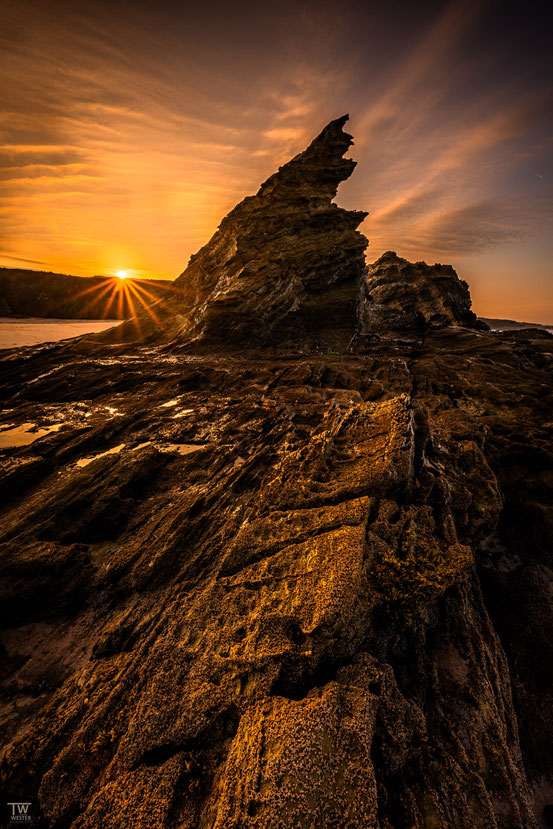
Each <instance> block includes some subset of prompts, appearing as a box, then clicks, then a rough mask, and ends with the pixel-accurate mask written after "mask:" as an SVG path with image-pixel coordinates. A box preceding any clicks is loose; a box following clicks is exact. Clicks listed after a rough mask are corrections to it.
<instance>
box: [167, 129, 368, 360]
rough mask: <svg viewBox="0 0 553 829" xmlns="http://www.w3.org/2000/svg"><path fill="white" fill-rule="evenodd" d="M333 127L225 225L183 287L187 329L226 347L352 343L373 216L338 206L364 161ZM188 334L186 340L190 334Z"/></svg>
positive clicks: (246, 201)
mask: <svg viewBox="0 0 553 829" xmlns="http://www.w3.org/2000/svg"><path fill="white" fill-rule="evenodd" d="M347 118H348V116H347V115H344V116H343V117H342V118H338V119H337V120H336V121H332V122H331V123H330V124H328V126H326V127H325V128H324V130H323V131H322V132H321V133H320V135H318V136H317V138H315V139H314V141H313V142H312V143H311V144H310V145H309V147H308V148H307V149H306V150H305V151H304V152H302V153H300V154H299V155H297V156H296V157H295V158H293V159H292V160H291V161H289V162H288V163H287V164H285V165H284V166H283V167H281V168H280V169H279V170H278V172H277V173H275V174H274V175H272V176H271V177H270V178H268V179H267V181H265V182H264V183H263V184H262V185H261V187H260V188H259V191H258V193H257V194H256V195H255V196H250V197H248V198H246V199H244V201H242V202H241V203H240V204H239V205H237V207H235V208H234V210H232V211H231V212H230V213H229V214H228V216H226V217H225V218H224V219H223V221H222V222H221V224H220V226H219V229H218V230H217V232H216V233H215V235H214V236H213V238H212V239H211V240H210V241H209V242H208V243H207V245H205V247H203V248H202V249H201V250H200V251H199V252H198V253H197V254H195V255H194V256H192V257H191V259H190V262H189V264H188V267H187V268H186V270H185V271H184V272H183V273H182V274H181V275H180V276H179V278H178V279H177V280H176V282H175V288H177V289H178V290H180V291H181V292H182V293H181V298H180V302H181V306H182V311H183V313H185V314H186V315H187V323H186V326H185V329H184V331H186V332H187V333H190V334H192V335H196V336H197V335H198V334H202V335H203V336H204V337H206V336H207V337H214V338H217V339H222V340H229V339H235V340H236V339H242V338H243V337H244V336H246V337H248V338H249V339H250V340H252V339H253V340H259V341H271V342H275V341H278V340H281V339H283V338H284V337H286V338H294V339H295V340H296V341H297V340H298V339H301V340H304V339H305V338H310V339H312V340H313V339H315V340H317V339H319V340H325V342H326V344H327V345H332V344H334V345H336V344H337V343H338V342H339V341H341V340H343V339H345V340H346V342H347V338H348V337H349V339H351V337H352V336H353V334H354V321H355V314H354V313H352V312H353V310H354V309H355V305H356V302H357V297H358V293H359V281H360V278H361V275H362V273H363V271H364V268H365V258H364V250H365V248H366V246H367V244H368V242H367V240H366V238H365V237H364V236H363V235H362V234H361V233H358V232H357V230H356V228H357V227H358V225H359V224H360V223H361V222H362V221H363V219H364V218H365V216H366V215H367V214H366V213H363V212H361V211H354V210H344V209H343V208H341V207H338V206H337V205H336V204H334V203H333V202H332V199H333V198H334V197H335V196H336V192H337V189H338V185H339V184H340V182H341V181H344V179H346V178H348V177H349V176H350V175H351V173H352V172H353V170H354V168H355V162H354V161H352V160H351V159H344V158H343V155H344V153H345V152H346V150H347V149H348V147H350V145H351V144H352V143H353V140H352V137H351V136H350V135H348V134H347V133H345V132H344V131H343V129H342V127H343V126H344V124H345V122H346V121H347ZM184 331H183V332H182V333H184Z"/></svg>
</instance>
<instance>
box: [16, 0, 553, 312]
mask: <svg viewBox="0 0 553 829" xmlns="http://www.w3.org/2000/svg"><path fill="white" fill-rule="evenodd" d="M414 5H415V6H417V4H414ZM383 6H385V8H383ZM406 8H407V7H406V6H405V4H403V5H402V4H401V3H398V2H394V0H391V2H389V3H387V4H381V3H370V2H369V3H362V2H356V0H351V2H343V3H330V2H324V0H321V1H320V2H318V3H312V2H302V1H301V0H298V2H281V3H279V4H270V3H269V5H268V6H261V4H259V3H253V2H240V0H238V2H235V3H233V4H229V3H223V2H220V3H215V4H214V5H210V6H209V7H207V6H206V7H205V8H204V9H202V8H200V9H198V8H196V6H195V5H193V4H191V3H187V2H181V3H179V4H176V3H174V4H172V3H170V2H165V3H163V2H161V3H159V4H155V5H153V4H150V3H142V2H134V3H130V2H128V3H127V2H119V3H107V2H106V3H104V2H101V0H95V2H78V0H75V1H74V2H60V0H58V2H50V1H49V0H42V1H41V2H30V1H29V0H17V2H16V1H15V0H6V2H5V3H4V4H3V6H2V11H1V12H0V18H1V20H0V41H1V43H0V47H1V49H2V61H1V62H0V90H2V91H1V92H0V95H1V96H2V104H3V105H2V108H1V113H0V141H1V146H0V161H1V162H2V163H1V171H0V197H1V201H0V265H4V266H7V267H29V268H33V269H46V270H52V271H60V272H66V273H74V274H80V275H92V274H98V273H102V274H112V273H114V272H116V271H118V270H122V269H124V270H127V271H128V272H129V273H130V274H131V275H136V276H144V277H165V278H174V277H175V276H177V275H178V274H179V273H180V272H181V271H182V270H183V268H184V266H185V265H186V262H187V260H188V257H189V256H190V254H191V253H193V252H194V251H195V250H197V248H198V247H200V246H201V245H202V244H204V243H205V242H206V241H207V240H208V239H209V237H210V236H211V235H212V233H213V232H214V230H215V228H216V227H217V225H218V223H219V221H220V220H221V218H222V217H223V216H224V215H225V213H227V212H228V211H229V210H230V209H231V208H232V207H233V206H234V204H235V203H236V202H237V201H239V200H240V199H241V198H243V197H244V196H245V195H248V194H250V193H253V192H255V191H256V190H257V188H258V186H259V184H260V183H261V181H263V180H264V179H265V178H266V177H267V176H268V175H269V174H270V173H271V172H273V171H274V170H275V169H276V167H277V166H278V165H279V164H281V163H283V162H284V161H286V160H287V159H288V158H289V157H291V156H292V155H294V154H295V153H296V152H298V151H300V150H301V149H303V148H304V146H305V145H306V144H307V143H308V142H309V141H310V140H311V138H312V137H313V136H314V135H315V134H316V133H317V132H318V131H319V130H320V129H321V128H322V126H323V125H324V124H325V123H326V122H328V121H329V120H331V119H332V118H335V117H338V116H339V115H342V114H343V113H344V112H347V111H349V113H350V116H351V120H350V124H349V125H348V130H349V131H351V132H352V133H353V134H354V136H355V147H354V148H352V156H353V157H354V158H355V159H356V160H357V161H358V162H359V164H358V167H357V169H356V171H355V173H354V176H353V178H352V179H351V180H349V181H348V182H346V183H345V184H343V185H342V187H341V188H340V191H339V194H338V202H339V203H340V204H342V205H343V206H344V207H348V208H358V209H366V210H369V211H370V215H369V217H368V218H367V219H366V221H365V222H364V224H363V226H362V230H363V232H364V233H365V234H366V235H367V236H368V238H369V240H370V247H369V251H368V254H367V256H368V259H369V261H372V260H374V259H376V258H377V257H378V256H379V255H380V254H381V253H382V252H383V251H384V250H387V249H390V248H391V249H395V250H396V251H397V252H398V253H399V254H400V255H403V256H406V257H407V258H410V259H425V260H426V261H429V262H434V261H440V262H448V263H451V264H452V265H453V266H454V267H455V268H456V269H457V271H458V273H459V275H460V276H461V277H463V278H465V279H467V280H468V281H469V283H470V286H471V291H472V295H473V301H474V306H475V309H476V311H477V312H478V313H480V314H482V315H488V316H498V317H503V316H505V317H512V318H517V319H531V320H534V321H537V322H553V284H552V283H553V280H552V264H551V263H552V254H553V232H552V231H553V226H552V225H553V222H552V219H551V216H552V211H551V207H552V202H553V199H552V189H551V176H552V175H553V162H552V152H551V150H552V144H553V122H552V119H551V103H552V99H553V95H552V83H551V57H550V49H549V50H548V49H547V40H546V37H545V34H544V36H543V37H542V36H541V32H542V29H543V31H544V32H545V33H546V32H547V30H548V28H547V25H546V24H547V18H545V19H544V18H543V14H545V12H544V11H542V9H543V10H545V9H546V4H545V3H544V4H540V3H539V2H537V3H536V4H535V6H534V5H532V3H530V6H529V7H528V9H527V10H526V11H525V16H524V22H521V21H520V19H519V17H517V15H516V14H515V10H516V8H518V7H517V6H515V4H513V6H512V8H511V5H510V3H505V2H503V3H497V2H495V3H494V2H491V0H490V2H485V1H484V0H465V2H452V3H440V2H429V3H422V4H420V5H418V6H417V8H416V9H410V10H409V11H407V10H406ZM400 10H401V13H400ZM540 15H542V16H541V17H540Z"/></svg>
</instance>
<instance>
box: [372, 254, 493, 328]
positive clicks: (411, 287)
mask: <svg viewBox="0 0 553 829" xmlns="http://www.w3.org/2000/svg"><path fill="white" fill-rule="evenodd" d="M365 290H366V298H365V301H364V303H363V306H362V312H361V330H362V332H363V333H365V334H378V335H380V336H385V337H394V336H397V335H401V334H405V333H413V334H417V333H421V332H423V331H424V330H426V329H427V328H428V327H429V326H432V327H434V328H436V327H443V326H447V325H466V326H469V327H470V328H480V329H482V328H484V329H485V328H486V326H485V325H483V324H482V323H481V322H479V321H478V320H477V318H476V316H475V314H474V313H473V312H472V311H471V310H470V306H471V298H470V292H469V287H468V285H467V283H466V282H464V281H463V280H461V279H459V277H458V276H457V274H456V273H455V271H454V270H453V268H452V267H451V265H433V266H430V265H427V264H426V262H417V263H416V264H414V263H412V262H408V261H407V259H402V258H401V257H400V256H397V254H396V253H394V251H388V252H387V253H384V254H383V255H382V256H381V257H380V259H377V261H376V262H374V263H373V264H372V265H370V266H369V268H368V270H367V275H366V278H365Z"/></svg>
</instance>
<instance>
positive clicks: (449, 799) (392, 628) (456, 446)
mask: <svg viewBox="0 0 553 829" xmlns="http://www.w3.org/2000/svg"><path fill="white" fill-rule="evenodd" d="M333 129H334V128H333ZM323 135H324V133H323ZM300 158H301V156H300ZM340 158H341V156H340ZM342 163H344V164H348V162H342ZM284 169H285V168H284ZM344 169H349V168H347V167H346V168H337V169H334V168H333V167H332V168H331V170H330V172H329V173H328V179H327V178H324V176H323V181H322V183H321V184H320V188H321V191H323V190H324V199H326V198H327V196H328V193H331V192H333V188H334V187H335V183H336V181H337V180H338V179H337V177H338V176H339V175H342V173H343V171H344ZM340 171H341V172H340ZM313 175H314V176H315V173H313ZM270 181H271V179H269V182H270ZM278 181H281V180H280V179H278ZM285 181H287V179H285ZM283 186H284V185H283ZM316 186H317V185H316V182H315V183H314V182H310V183H309V189H310V191H313V189H315V188H316ZM325 188H326V189H325ZM262 189H263V188H262ZM254 198H258V197H254ZM321 200H323V195H321ZM289 201H290V199H289V198H288V197H287V200H286V203H289ZM281 203H284V202H281ZM321 204H322V201H321ZM329 210H330V211H332V210H334V208H328V207H327V208H325V209H324V211H323V212H324V213H325V215H326V212H328V211H329ZM336 210H338V209H336ZM315 212H316V211H315ZM231 215H232V214H231ZM335 215H336V218H337V221H338V222H341V218H340V213H339V212H337V213H335ZM324 221H325V225H326V221H327V219H326V218H325V220H324ZM305 232H306V234H307V237H308V239H310V240H311V233H312V230H311V229H310V227H306V231H305ZM326 232H328V231H326ZM352 233H354V234H355V231H352ZM353 239H356V237H355V235H354V236H353ZM237 244H238V243H237ZM252 244H253V241H252ZM259 244H260V249H264V248H263V245H264V242H263V240H262V239H261V240H260V242H259ZM309 244H310V245H311V244H312V240H311V241H310V242H309ZM352 244H353V242H352ZM238 246H239V245H238ZM356 257H357V254H356V255H355V256H354V257H352V256H351V255H349V254H348V256H346V257H345V259H344V261H346V260H347V262H348V263H349V264H348V266H347V268H346V271H347V272H348V273H349V268H350V265H351V262H352V261H355V262H357V258H356ZM317 261H318V260H317ZM259 263H260V264H259V267H261V259H260V260H259ZM398 267H399V266H398ZM414 267H415V268H416V269H418V270H421V271H422V266H420V265H417V266H414ZM346 271H344V273H345V272H346ZM318 273H319V275H320V273H321V270H320V269H318ZM336 273H337V271H336V270H332V271H329V274H330V275H329V279H331V277H332V279H334V277H335V275H336ZM450 276H451V275H450ZM358 278H359V273H356V275H355V276H350V277H344V280H343V282H339V280H340V279H341V277H337V280H338V281H337V282H333V281H331V282H330V286H329V288H328V290H329V292H330V293H332V292H333V291H334V289H335V285H338V284H340V285H343V286H346V285H348V286H349V284H350V283H351V284H352V285H353V284H354V283H355V282H356V280H358ZM305 280H306V285H307V284H308V279H307V277H305ZM277 283H278V280H277ZM271 284H272V283H271ZM357 284H358V283H357ZM302 285H303V283H302ZM199 290H200V288H198V291H199ZM212 290H213V288H212V287H211V288H209V286H207V287H206V292H205V296H206V299H205V300H204V301H203V302H204V309H203V311H202V316H201V317H197V319H196V318H195V317H194V315H193V318H191V319H192V321H191V322H190V323H189V324H190V326H191V328H190V331H192V330H196V329H195V326H196V325H200V322H199V320H201V325H202V326H203V325H204V324H205V325H206V326H207V327H209V326H208V322H209V321H210V320H211V319H213V320H215V319H216V318H218V314H219V311H217V313H216V314H215V316H213V317H211V310H210V302H211V300H210V299H208V297H211V296H212ZM310 291H311V289H310V288H309V289H308V288H307V287H305V286H303V287H298V298H299V299H298V301H299V302H300V307H302V306H301V302H304V301H306V302H307V301H308V300H309V297H310V296H311V293H310ZM448 291H449V289H448ZM448 291H446V292H445V293H446V296H449V293H448ZM249 295H250V292H249V291H248V292H247V296H249ZM275 297H276V299H277V300H278V301H277V306H276V310H275V320H276V322H275V326H280V325H281V323H283V321H284V320H285V319H286V317H288V316H290V315H292V314H293V313H295V312H293V311H289V312H287V313H286V314H284V316H282V315H281V311H282V308H283V305H282V304H281V302H280V297H281V294H280V293H279V292H278V291H276V293H275ZM306 297H307V299H305V298H306ZM213 302H215V299H213ZM226 302H227V300H225V303H226ZM225 303H223V304H225ZM425 303H426V305H425V308H427V307H430V306H431V305H432V307H436V305H437V303H438V300H437V299H436V297H435V295H434V294H433V293H432V291H430V293H429V295H428V298H427V299H425ZM201 304H202V303H200V302H199V301H198V302H196V303H195V304H194V305H193V307H194V308H199V307H200V305H201ZM215 304H216V303H215ZM238 304H239V303H238ZM443 305H444V307H449V306H447V302H446V300H445V299H444V300H443ZM217 307H219V306H217ZM228 307H229V308H230V310H229V314H230V316H231V318H233V313H234V310H233V309H235V308H236V307H237V306H236V305H233V304H232V303H230V306H228ZM339 307H340V308H341V309H342V310H341V311H340V314H339V315H338V319H340V320H341V321H342V322H341V325H342V324H343V325H344V326H346V327H348V326H349V327H348V333H349V331H350V330H354V331H356V330H357V328H356V326H357V325H358V323H359V313H360V309H359V307H356V306H355V304H353V305H350V306H349V308H350V314H351V317H350V318H349V319H348V318H347V317H345V316H343V314H344V313H345V312H344V310H343V309H344V307H345V306H343V305H340V306H339ZM166 310H167V314H168V315H169V309H168V306H167V307H166ZM269 310H270V308H269ZM450 310H451V309H450ZM361 312H362V309H361ZM399 313H403V311H400V312H399ZM420 313H424V312H423V311H420ZM269 316H270V314H269ZM246 317H247V315H246ZM307 318H308V315H307V316H306V317H304V319H307ZM183 319H184V318H183V317H182V316H181V318H180V319H172V320H170V318H169V316H167V320H168V322H167V330H168V332H169V335H168V336H169V339H170V342H167V343H161V344H158V345H156V346H151V345H148V346H145V345H132V344H131V345H129V344H126V345H119V346H113V345H106V344H104V343H102V342H101V341H99V340H98V338H84V339H81V340H79V341H77V342H70V343H65V344H59V345H56V346H47V347H38V348H34V349H25V350H21V351H20V352H17V351H14V352H11V353H4V354H3V355H2V356H1V362H2V385H1V386H0V393H1V396H2V400H3V401H4V408H5V411H4V413H3V416H2V423H3V424H5V425H7V424H8V423H10V424H14V423H15V424H20V425H24V424H27V425H28V424H29V423H31V422H36V423H38V424H40V425H46V424H52V423H53V422H55V423H58V424H60V425H61V428H60V429H59V430H58V431H55V432H51V433H50V434H49V435H46V436H45V437H42V438H39V437H37V439H36V440H35V441H34V442H31V443H28V445H24V446H13V447H11V448H5V449H3V450H2V452H1V453H0V463H1V464H2V470H3V477H2V482H1V486H2V487H3V488H2V496H3V500H2V507H1V509H2V515H1V534H0V563H1V565H2V573H3V579H2V582H1V584H0V609H1V611H2V613H1V615H0V618H1V619H2V633H1V639H2V649H1V650H0V660H1V662H2V674H1V679H0V690H1V692H2V696H1V705H2V708H1V711H0V713H1V715H2V724H3V725H2V727H3V760H2V766H1V775H2V786H3V791H5V792H6V801H16V802H17V801H19V800H21V799H23V797H24V799H25V800H27V801H31V802H32V803H33V804H34V808H35V812H36V813H37V814H38V816H39V820H40V825H42V826H44V827H51V829H62V828H63V827H72V829H97V827H109V829H115V828H117V829H119V828H120V829H128V827H133V829H152V827H155V829H197V827H200V829H223V827H224V829H293V827H298V826H299V827H306V829H307V827H311V826H317V827H323V826H325V827H326V826H328V827H334V826H336V827H343V828H344V829H346V828H347V829H351V827H360V828H361V829H429V828H430V827H431V828H432V829H433V828H434V827H436V829H438V827H439V829H442V828H443V829H482V827H486V829H488V827H489V828H490V829H547V827H548V826H551V818H550V815H551V812H552V810H553V753H552V748H551V747H552V745H553V739H552V723H551V710H553V692H552V686H553V682H552V676H551V665H552V664H553V644H552V643H553V635H551V634H552V628H551V626H552V620H553V606H552V596H553V559H552V552H551V534H552V530H553V481H552V479H551V469H552V468H553V453H552V451H551V435H552V433H553V424H552V422H551V414H550V413H551V407H552V404H553V384H552V365H553V358H552V356H551V352H552V342H553V339H552V338H551V336H550V335H548V334H547V333H545V332H543V333H542V332H538V331H522V332H507V333H502V334H497V333H492V332H489V331H475V330H471V329H470V328H467V327H463V326H462V325H458V324H457V325H453V324H448V325H447V326H444V327H433V326H432V325H430V326H428V325H426V323H425V324H424V327H423V328H424V330H423V334H422V335H420V336H418V338H415V340H411V339H410V338H409V337H405V336H404V333H403V332H404V330H405V329H402V331H401V334H400V336H398V337H396V338H392V337H390V333H389V332H385V336H384V335H379V336H372V335H371V336H362V335H360V336H358V337H356V338H354V340H353V341H348V343H346V344H345V345H344V346H341V345H340V343H341V342H342V340H337V343H338V345H337V347H336V351H334V352H332V353H329V352H325V351H323V350H322V349H321V348H320V347H319V345H318V342H317V337H320V336H322V335H321V334H320V331H319V330H317V332H316V334H314V333H313V332H314V331H315V329H314V328H308V327H307V323H304V322H302V324H301V326H299V327H298V331H299V332H300V335H301V337H303V340H302V349H303V352H302V353H298V351H295V352H294V351H293V350H292V349H291V348H290V343H291V342H293V340H291V339H290V338H291V336H292V335H291V333H290V332H291V331H292V328H290V329H288V330H287V331H286V333H284V328H282V329H280V330H282V331H283V334H282V336H283V341H282V343H283V344H282V347H271V348H270V349H269V348H266V349H263V348H262V347H260V339H259V337H258V336H257V335H252V337H251V339H248V337H247V336H246V334H245V333H244V332H246V331H247V330H248V329H247V327H246V328H244V329H241V330H243V341H242V342H243V347H242V350H241V351H240V352H239V353H238V352H237V351H236V348H234V347H233V348H228V347H227V346H226V343H225V341H224V338H223V339H221V338H218V337H217V331H216V330H214V332H213V334H211V333H209V331H207V328H206V329H203V328H202V332H203V333H202V336H200V335H199V334H198V335H197V336H196V339H192V340H190V338H188V335H187V337H185V338H184V341H185V343H186V344H185V345H183V342H182V341H181V340H180V338H179V336H178V331H179V330H180V329H182V327H183V326H184V325H185V324H186V319H185V320H184V322H183ZM240 320H243V317H242V315H240ZM455 321H456V322H458V321H459V320H458V319H456V320H455ZM450 322H453V320H452V319H450ZM241 324H242V323H240V325H241ZM295 324H296V323H294V325H295ZM292 327H293V326H292ZM306 331H309V334H308V335H305V332H306ZM175 332H177V334H175ZM301 337H300V339H301ZM311 338H312V339H311ZM344 339H345V338H344ZM310 342H311V343H312V347H311V349H308V348H307V345H306V344H309V343H310ZM214 343H215V344H217V346H218V348H215V347H214ZM10 434H11V432H9V430H7V431H4V432H2V431H0V437H3V438H4V444H6V443H7V442H9V441H8V438H9V435H10ZM548 821H549V822H548Z"/></svg>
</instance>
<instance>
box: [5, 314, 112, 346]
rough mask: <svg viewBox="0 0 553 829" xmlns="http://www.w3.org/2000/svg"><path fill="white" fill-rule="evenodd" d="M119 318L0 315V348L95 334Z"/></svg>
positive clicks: (109, 326) (110, 326)
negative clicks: (87, 318)
mask: <svg viewBox="0 0 553 829" xmlns="http://www.w3.org/2000/svg"><path fill="white" fill-rule="evenodd" d="M120 323H121V320H58V319H42V318H41V317H23V318H20V319H17V318H14V317H0V348H18V347H19V346H22V345H38V343H53V342H57V341H58V340H65V339H67V338H68V337H78V336H80V335H81V334H95V333H98V331H105V329H106V328H113V326H114V325H120Z"/></svg>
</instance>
